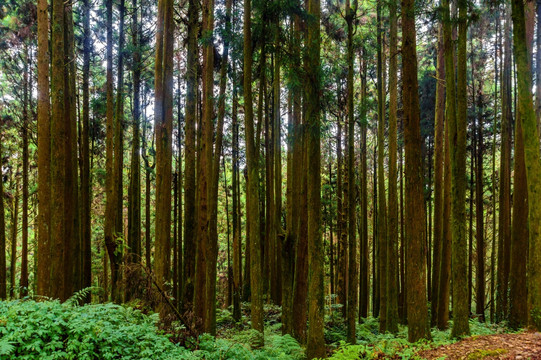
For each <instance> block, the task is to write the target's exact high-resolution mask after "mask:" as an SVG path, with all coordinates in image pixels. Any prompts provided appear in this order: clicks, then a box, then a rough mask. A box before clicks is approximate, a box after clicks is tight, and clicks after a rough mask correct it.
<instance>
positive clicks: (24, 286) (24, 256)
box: [19, 45, 30, 298]
mask: <svg viewBox="0 0 541 360" xmlns="http://www.w3.org/2000/svg"><path fill="white" fill-rule="evenodd" d="M28 61H29V59H28V46H27V45H25V46H24V70H23V103H22V107H23V108H22V116H23V124H22V142H23V144H22V145H23V148H22V153H23V189H22V190H23V191H22V193H23V208H22V227H23V228H22V239H21V240H22V241H21V278H20V281H19V288H20V296H21V298H23V297H25V296H26V295H27V294H28V130H29V129H28V128H29V127H30V121H29V119H28V90H29V89H28V87H29V86H28V67H29V64H28Z"/></svg>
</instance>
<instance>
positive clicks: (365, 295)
mask: <svg viewBox="0 0 541 360" xmlns="http://www.w3.org/2000/svg"><path fill="white" fill-rule="evenodd" d="M364 51H365V50H364V49H363V53H364ZM363 53H361V54H360V59H361V175H360V178H361V181H360V194H361V233H360V236H359V237H360V239H359V240H360V256H361V259H360V271H359V273H360V277H359V316H360V317H363V318H366V317H368V306H369V302H370V288H369V285H370V264H369V255H370V254H369V249H368V168H367V159H366V156H367V154H366V152H367V148H368V147H367V127H368V124H367V119H366V99H367V94H366V72H367V65H366V60H365V59H364V56H363Z"/></svg>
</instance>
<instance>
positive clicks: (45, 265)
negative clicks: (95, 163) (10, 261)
mask: <svg viewBox="0 0 541 360" xmlns="http://www.w3.org/2000/svg"><path fill="white" fill-rule="evenodd" d="M37 22H38V24H37V30H38V66H37V67H38V79H37V83H38V84H37V92H38V104H37V123H38V189H39V191H38V229H37V231H38V249H37V257H38V259H37V295H45V296H47V295H49V294H50V272H49V271H50V260H51V257H50V226H51V223H50V221H51V217H50V215H51V204H50V198H51V188H50V175H51V174H50V166H51V123H50V122H51V117H50V112H49V108H50V99H49V14H48V4H47V0H39V1H38V7H37ZM0 190H1V189H0ZM0 194H3V191H2V192H0ZM0 215H2V214H0ZM2 219H3V216H2ZM0 221H2V220H0ZM0 236H2V235H1V234H0ZM0 262H1V261H0ZM0 283H1V281H0ZM0 287H1V286H0ZM0 292H1V290H0ZM4 296H5V295H4Z"/></svg>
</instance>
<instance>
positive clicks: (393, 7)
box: [386, 0, 399, 334]
mask: <svg viewBox="0 0 541 360" xmlns="http://www.w3.org/2000/svg"><path fill="white" fill-rule="evenodd" d="M389 11H390V13H389V17H390V22H391V26H390V32H391V34H390V46H389V213H388V218H387V219H388V231H389V232H388V235H389V237H388V239H387V281H386V283H387V284H386V285H387V291H386V292H387V295H386V297H387V322H386V329H387V331H389V332H391V333H393V334H395V333H397V332H398V286H399V285H398V282H397V279H398V196H397V180H398V178H397V169H396V166H397V150H398V149H397V142H398V140H397V137H398V135H397V119H396V118H397V109H398V51H397V43H398V29H397V27H398V26H397V22H398V14H397V1H396V0H393V1H391V2H390V4H389Z"/></svg>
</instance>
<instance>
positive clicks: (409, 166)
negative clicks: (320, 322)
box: [402, 0, 430, 342]
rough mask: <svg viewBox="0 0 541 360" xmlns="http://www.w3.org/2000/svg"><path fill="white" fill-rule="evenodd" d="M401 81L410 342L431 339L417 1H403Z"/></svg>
mask: <svg viewBox="0 0 541 360" xmlns="http://www.w3.org/2000/svg"><path fill="white" fill-rule="evenodd" d="M402 74H403V75H402V81H403V84H404V89H403V95H402V96H403V108H404V143H405V150H406V174H405V175H406V236H407V258H408V261H407V263H406V274H407V277H406V286H407V288H408V292H407V299H408V300H407V307H408V340H409V341H410V342H416V341H418V340H419V339H423V338H424V339H430V328H429V326H428V325H429V322H428V308H427V303H426V295H427V294H426V256H425V251H426V249H425V242H424V239H425V231H426V230H425V224H424V222H425V207H424V206H425V204H424V196H423V171H422V167H423V164H422V160H423V159H422V151H421V147H422V138H421V129H420V125H421V123H420V109H419V93H418V81H417V50H416V30H415V13H414V1H413V0H402Z"/></svg>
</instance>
